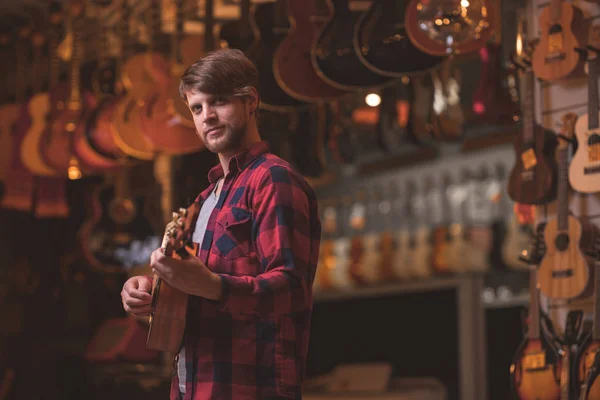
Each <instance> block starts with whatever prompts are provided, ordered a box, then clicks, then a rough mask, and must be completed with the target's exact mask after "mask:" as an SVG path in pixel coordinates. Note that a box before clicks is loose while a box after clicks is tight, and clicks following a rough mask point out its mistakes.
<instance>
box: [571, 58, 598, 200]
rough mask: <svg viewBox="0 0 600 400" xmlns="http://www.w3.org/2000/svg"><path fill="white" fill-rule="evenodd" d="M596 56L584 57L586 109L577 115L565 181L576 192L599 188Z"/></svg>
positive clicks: (591, 191)
mask: <svg viewBox="0 0 600 400" xmlns="http://www.w3.org/2000/svg"><path fill="white" fill-rule="evenodd" d="M598 107H599V104H598V56H597V54H596V53H594V52H590V56H589V58H588V112H587V114H584V115H580V116H579V117H578V118H577V123H576V125H575V136H576V137H577V145H578V146H577V151H576V152H575V154H574V155H573V159H572V160H571V164H570V165H569V183H570V184H571V186H572V187H573V189H575V190H576V191H578V192H582V193H596V192H600V123H599V121H600V118H599V117H598V115H599V114H600V112H599V111H598Z"/></svg>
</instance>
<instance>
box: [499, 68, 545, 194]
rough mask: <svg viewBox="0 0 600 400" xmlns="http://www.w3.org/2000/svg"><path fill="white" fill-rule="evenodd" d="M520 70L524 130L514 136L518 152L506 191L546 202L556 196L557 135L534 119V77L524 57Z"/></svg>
mask: <svg viewBox="0 0 600 400" xmlns="http://www.w3.org/2000/svg"><path fill="white" fill-rule="evenodd" d="M518 65H519V66H520V68H521V70H522V73H521V88H522V93H523V95H522V96H521V98H522V99H523V100H522V102H521V105H522V110H523V111H522V115H523V131H522V134H521V135H516V136H515V140H514V148H515V153H516V155H517V157H516V162H515V165H514V167H513V169H512V171H511V174H510V178H509V181H508V195H509V196H510V198H511V199H512V200H513V201H516V202H518V203H524V204H545V203H547V202H549V201H551V200H553V199H554V198H555V197H556V162H555V161H554V152H555V149H556V136H555V135H554V134H552V132H550V131H549V130H546V129H545V128H544V127H542V126H541V125H539V124H537V123H536V122H535V117H534V109H535V99H534V97H533V92H534V88H535V81H534V75H533V72H532V70H531V68H530V66H529V65H528V63H527V61H526V60H525V59H523V60H522V63H521V64H518Z"/></svg>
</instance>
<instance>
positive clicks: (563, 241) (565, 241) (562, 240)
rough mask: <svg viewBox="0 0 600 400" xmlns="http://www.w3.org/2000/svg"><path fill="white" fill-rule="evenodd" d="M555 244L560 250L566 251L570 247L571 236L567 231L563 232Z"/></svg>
mask: <svg viewBox="0 0 600 400" xmlns="http://www.w3.org/2000/svg"><path fill="white" fill-rule="evenodd" d="M555 245H556V248H557V249H558V251H565V250H567V249H568V248H569V236H568V235H567V234H565V233H561V234H560V235H558V236H557V237H556V240H555Z"/></svg>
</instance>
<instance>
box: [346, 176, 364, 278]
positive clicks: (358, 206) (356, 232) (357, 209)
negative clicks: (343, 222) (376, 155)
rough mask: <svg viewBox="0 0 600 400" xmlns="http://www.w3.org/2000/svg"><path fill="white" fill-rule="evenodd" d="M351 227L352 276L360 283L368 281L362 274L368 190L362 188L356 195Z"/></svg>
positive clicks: (351, 208)
mask: <svg viewBox="0 0 600 400" xmlns="http://www.w3.org/2000/svg"><path fill="white" fill-rule="evenodd" d="M348 223H349V228H350V269H349V271H350V276H351V277H352V279H353V280H354V282H356V284H358V285H366V284H367V283H368V282H367V281H366V280H365V278H363V276H362V267H363V258H364V254H365V242H364V240H363V236H364V231H365V228H366V225H367V191H366V189H364V188H361V189H359V190H358V191H357V193H356V195H355V196H354V201H353V202H352V205H351V207H350V215H349V216H348Z"/></svg>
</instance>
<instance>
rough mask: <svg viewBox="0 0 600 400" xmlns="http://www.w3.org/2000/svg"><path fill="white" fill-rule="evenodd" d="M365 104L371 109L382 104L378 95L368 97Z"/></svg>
mask: <svg viewBox="0 0 600 400" xmlns="http://www.w3.org/2000/svg"><path fill="white" fill-rule="evenodd" d="M365 102H366V103H367V105H369V106H371V107H377V106H378V105H379V104H381V97H380V96H379V95H378V94H376V93H369V94H368V95H367V97H365Z"/></svg>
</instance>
